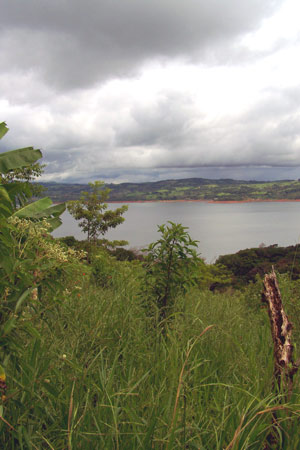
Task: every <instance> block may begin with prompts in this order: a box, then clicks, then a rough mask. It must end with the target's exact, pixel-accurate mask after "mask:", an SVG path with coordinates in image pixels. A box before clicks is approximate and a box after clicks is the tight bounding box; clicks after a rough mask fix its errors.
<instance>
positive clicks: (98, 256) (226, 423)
mask: <svg viewBox="0 0 300 450" xmlns="http://www.w3.org/2000/svg"><path fill="white" fill-rule="evenodd" d="M1 125H2V126H0V137H1V131H2V135H3V134H4V132H5V131H7V129H6V127H5V125H3V124H1ZM15 152H16V153H13V152H10V153H11V154H10V155H8V154H7V153H6V154H0V173H2V174H5V173H8V172H12V171H13V170H15V169H16V167H19V168H20V167H27V166H28V164H30V163H35V161H36V160H37V159H38V158H39V157H40V156H41V154H40V152H39V151H38V150H34V149H32V148H30V149H26V151H25V152H24V151H18V150H17V151H15ZM28 156H29V157H30V158H29V159H30V161H28ZM27 189H28V186H27V184H26V182H25V184H20V183H19V181H15V180H14V178H13V177H12V178H11V180H10V183H8V184H5V183H3V182H2V183H1V185H0V194H1V200H0V206H1V208H0V219H1V228H0V245H1V259H0V298H1V311H0V358H1V360H0V364H1V366H0V390H1V394H2V396H1V400H0V444H1V448H3V449H9V450H10V449H54V450H63V449H68V450H71V449H74V450H75V449H76V450H77V449H87V450H88V449H140V448H141V449H153V448H154V449H179V448H180V449H182V448H189V449H193V448H195V449H205V450H211V449H217V450H221V449H222V450H223V449H227V450H230V449H262V448H265V449H267V448H282V449H290V450H295V449H297V448H299V447H300V433H299V427H300V408H299V406H300V402H299V400H300V386H299V376H298V378H296V379H295V383H294V387H293V392H292V394H291V395H290V396H287V395H286V392H284V391H283V390H281V389H279V390H276V389H274V386H273V383H272V373H273V355H272V352H273V350H272V338H271V334H270V328H269V322H268V317H267V312H266V310H265V309H264V308H262V307H261V290H262V283H261V281H260V280H258V279H257V280H256V281H255V282H254V283H248V284H244V287H243V290H237V289H233V287H232V286H227V288H226V290H225V291H224V292H222V293H220V292H211V291H210V290H209V289H208V287H209V286H210V285H211V284H212V283H213V282H220V281H221V280H222V279H223V281H224V283H223V288H224V286H225V284H226V283H230V279H229V280H228V269H227V271H226V270H225V269H224V267H222V266H220V265H218V266H214V267H210V266H207V265H205V264H204V262H203V261H202V260H201V259H200V258H199V257H198V255H197V246H196V242H194V241H192V240H191V239H190V237H189V235H188V231H187V229H186V228H184V227H183V226H182V225H179V224H173V223H168V224H166V225H162V226H160V233H161V237H160V239H159V240H158V241H157V242H155V243H153V244H151V245H150V246H149V247H148V249H147V252H145V256H144V259H143V260H141V261H140V260H139V259H133V258H129V255H130V253H126V251H125V254H124V251H123V252H122V251H121V252H120V254H122V253H123V257H122V258H120V259H126V258H124V257H125V256H126V254H127V255H128V259H127V260H125V261H121V260H118V259H117V257H116V256H120V254H119V255H117V253H116V250H115V249H112V248H110V247H109V246H108V245H107V243H106V246H105V247H106V248H104V245H103V242H102V241H98V240H96V239H95V240H94V241H93V248H92V251H90V255H89V261H87V257H86V253H85V252H84V251H82V249H77V250H76V249H75V248H73V247H72V246H74V247H76V246H78V245H80V246H83V247H84V245H85V243H82V244H78V242H77V241H75V240H74V239H72V238H66V239H64V240H62V241H61V242H60V241H59V240H55V239H53V238H52V237H51V234H50V231H51V229H53V227H54V226H57V225H58V224H59V217H58V216H59V214H60V213H61V211H62V210H63V209H64V205H63V206H50V205H49V200H46V199H42V200H40V201H38V202H35V203H31V204H28V200H29V198H30V193H29V191H28V190H27ZM26 194H28V195H26ZM67 244H68V245H67ZM86 245H87V244H86ZM107 248H108V249H110V252H111V253H115V256H113V255H112V254H111V253H109V252H108V249H107ZM225 279H226V282H225ZM279 282H280V286H281V291H282V296H283V299H284V303H285V307H286V309H287V312H288V314H289V316H290V318H291V319H292V321H293V322H294V324H295V329H294V336H293V339H294V342H295V344H296V346H299V345H300V330H299V323H300V292H299V282H298V281H297V280H291V279H290V268H289V269H288V268H287V273H286V274H283V275H280V276H279ZM275 412H276V422H274V413H275ZM270 431H272V433H273V435H274V433H275V435H276V442H275V443H274V445H273V447H272V443H271V442H270V440H269V441H268V437H269V436H270Z"/></svg>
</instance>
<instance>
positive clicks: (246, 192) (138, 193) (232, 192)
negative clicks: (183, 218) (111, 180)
mask: <svg viewBox="0 0 300 450" xmlns="http://www.w3.org/2000/svg"><path fill="white" fill-rule="evenodd" d="M42 184H43V186H44V187H45V188H47V192H46V195H49V196H50V197H51V198H52V199H53V200H54V201H68V200H76V199H78V198H79V197H80V193H81V191H82V190H88V189H89V187H88V185H83V184H61V183H42ZM106 186H107V187H108V188H109V189H110V190H111V192H110V195H109V201H151V200H152V201H157V200H206V201H209V200H212V201H242V200H249V199H252V200H278V199H283V200H284V199H288V200H299V199H300V181H299V180H298V181H291V180H286V181H272V182H271V181H269V182H267V181H238V180H230V179H224V180H222V179H221V180H209V179H204V178H187V179H183V180H165V181H156V182H152V183H151V182H149V183H121V184H107V185H106Z"/></svg>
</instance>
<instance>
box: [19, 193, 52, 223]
mask: <svg viewBox="0 0 300 450" xmlns="http://www.w3.org/2000/svg"><path fill="white" fill-rule="evenodd" d="M51 205H52V200H51V199H50V198H49V197H45V198H41V199H40V200H37V201H36V202H33V203H30V204H29V205H27V206H24V207H23V208H21V209H18V211H16V212H15V213H14V214H13V216H16V217H20V218H28V219H30V218H40V217H43V214H41V213H43V212H45V210H47V208H49V206H51ZM46 215H47V214H46Z"/></svg>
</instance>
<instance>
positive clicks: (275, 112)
mask: <svg viewBox="0 0 300 450" xmlns="http://www.w3.org/2000/svg"><path fill="white" fill-rule="evenodd" d="M0 3H1V16H0V69H1V70H0V86H1V90H0V113H1V114H0V122H1V121H6V123H7V125H8V127H9V128H10V132H9V133H8V134H7V135H6V136H5V138H4V139H2V140H1V142H0V150H1V151H3V150H8V149H13V148H19V147H24V146H28V145H33V146H34V147H36V148H40V149H41V150H42V152H43V155H44V162H45V163H47V168H46V173H45V175H44V177H43V179H44V180H45V181H65V182H88V181H93V180H96V179H100V180H105V181H107V182H117V183H118V182H123V181H155V180H158V179H170V178H186V177H206V178H225V177H226V178H229V177H230V178H238V179H261V180H263V179H264V180H266V179H284V178H289V179H294V178H300V110H299V105H300V20H299V17H300V2H299V0H84V1H83V0H0Z"/></svg>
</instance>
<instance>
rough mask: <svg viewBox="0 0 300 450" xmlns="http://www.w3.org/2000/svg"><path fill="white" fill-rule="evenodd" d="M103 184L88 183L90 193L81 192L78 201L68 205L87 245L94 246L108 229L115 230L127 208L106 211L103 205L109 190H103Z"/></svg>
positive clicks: (106, 206)
mask: <svg viewBox="0 0 300 450" xmlns="http://www.w3.org/2000/svg"><path fill="white" fill-rule="evenodd" d="M103 185H104V183H103V182H101V181H95V183H89V186H90V187H91V189H92V192H88V191H86V192H82V193H81V197H80V200H76V201H71V202H69V203H68V210H69V212H70V214H72V216H73V217H74V218H75V219H76V220H78V221H79V226H80V227H81V228H82V231H83V232H84V233H87V240H88V241H89V243H91V244H94V246H95V245H96V241H97V238H98V237H99V236H100V235H102V236H103V235H104V234H105V233H106V232H107V231H108V229H109V228H115V227H116V226H118V225H120V224H121V223H122V222H124V217H122V216H123V214H124V213H125V212H126V211H127V209H128V206H126V205H124V206H122V207H121V208H117V209H115V210H108V209H107V208H108V205H107V203H105V202H106V201H107V199H108V195H109V192H110V190H109V189H104V188H103Z"/></svg>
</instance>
